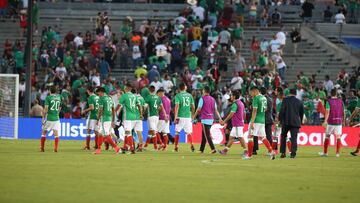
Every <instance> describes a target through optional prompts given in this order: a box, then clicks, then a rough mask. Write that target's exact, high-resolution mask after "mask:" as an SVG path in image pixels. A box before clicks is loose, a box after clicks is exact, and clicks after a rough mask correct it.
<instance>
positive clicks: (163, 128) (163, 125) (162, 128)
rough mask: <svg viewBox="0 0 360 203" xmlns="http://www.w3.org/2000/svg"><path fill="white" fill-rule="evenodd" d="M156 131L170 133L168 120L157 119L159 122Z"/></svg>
mask: <svg viewBox="0 0 360 203" xmlns="http://www.w3.org/2000/svg"><path fill="white" fill-rule="evenodd" d="M157 132H159V133H165V134H169V133H170V122H169V121H168V122H165V120H159V123H158V125H157Z"/></svg>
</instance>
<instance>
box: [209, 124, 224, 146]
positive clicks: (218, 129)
mask: <svg viewBox="0 0 360 203" xmlns="http://www.w3.org/2000/svg"><path fill="white" fill-rule="evenodd" d="M223 128H224V127H223V126H221V125H220V124H214V125H212V126H211V128H210V135H211V137H212V140H213V142H214V144H220V143H221V142H222V141H223V139H224V133H223V131H222V129H223Z"/></svg>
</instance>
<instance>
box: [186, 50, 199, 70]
mask: <svg viewBox="0 0 360 203" xmlns="http://www.w3.org/2000/svg"><path fill="white" fill-rule="evenodd" d="M186 60H187V62H188V66H189V70H190V71H191V72H194V71H195V69H196V68H197V65H198V57H197V56H195V54H194V53H191V54H190V55H189V56H188V57H187V59H186Z"/></svg>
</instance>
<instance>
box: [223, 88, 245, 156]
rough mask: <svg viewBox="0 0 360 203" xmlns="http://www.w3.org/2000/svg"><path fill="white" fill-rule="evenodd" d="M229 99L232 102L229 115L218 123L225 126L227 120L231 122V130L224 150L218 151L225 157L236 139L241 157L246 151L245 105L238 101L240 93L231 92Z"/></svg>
mask: <svg viewBox="0 0 360 203" xmlns="http://www.w3.org/2000/svg"><path fill="white" fill-rule="evenodd" d="M230 99H231V101H232V102H233V104H232V105H231V110H230V113H229V114H228V115H227V117H226V118H225V120H224V121H222V122H220V124H221V125H225V124H226V123H227V122H228V121H229V120H231V123H232V129H231V132H230V140H229V142H228V144H227V146H226V147H225V149H223V150H221V151H219V153H220V154H222V155H226V154H227V152H228V151H229V149H230V147H231V146H232V144H233V143H234V141H235V138H238V139H239V140H240V144H241V147H242V148H243V156H246V154H247V151H246V144H245V140H244V118H246V113H245V105H244V103H243V102H242V101H241V100H240V91H234V92H232V94H231V97H230Z"/></svg>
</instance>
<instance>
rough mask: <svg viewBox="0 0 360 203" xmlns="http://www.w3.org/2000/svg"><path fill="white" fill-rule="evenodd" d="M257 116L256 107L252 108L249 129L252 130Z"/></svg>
mask: <svg viewBox="0 0 360 203" xmlns="http://www.w3.org/2000/svg"><path fill="white" fill-rule="evenodd" d="M256 114H257V107H253V110H252V113H251V120H250V128H254V122H255V118H256Z"/></svg>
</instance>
